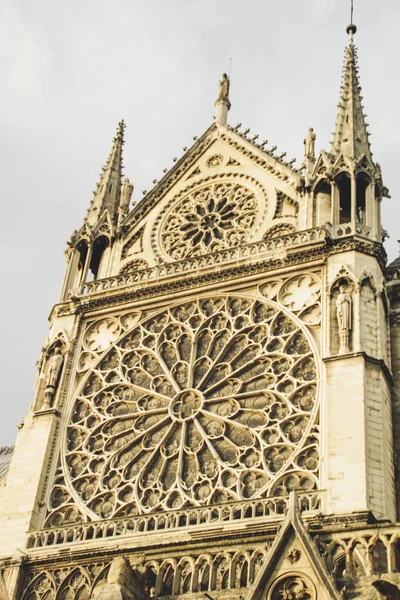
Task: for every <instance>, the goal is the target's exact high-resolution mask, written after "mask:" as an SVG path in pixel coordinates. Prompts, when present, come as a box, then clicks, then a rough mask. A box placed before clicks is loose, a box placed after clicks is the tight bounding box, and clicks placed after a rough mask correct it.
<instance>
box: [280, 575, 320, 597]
mask: <svg viewBox="0 0 400 600" xmlns="http://www.w3.org/2000/svg"><path fill="white" fill-rule="evenodd" d="M314 598H315V594H314V593H313V591H312V590H311V588H310V586H309V585H308V584H307V583H306V581H305V580H304V579H303V578H302V577H299V576H295V575H293V576H289V577H285V578H284V579H282V580H281V581H279V582H278V584H277V585H276V586H275V587H274V589H273V592H272V594H271V600H314Z"/></svg>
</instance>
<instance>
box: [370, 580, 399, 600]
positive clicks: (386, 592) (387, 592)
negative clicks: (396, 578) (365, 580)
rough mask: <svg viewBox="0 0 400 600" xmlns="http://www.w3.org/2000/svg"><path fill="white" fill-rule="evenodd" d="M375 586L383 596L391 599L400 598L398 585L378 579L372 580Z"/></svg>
mask: <svg viewBox="0 0 400 600" xmlns="http://www.w3.org/2000/svg"><path fill="white" fill-rule="evenodd" d="M372 585H373V587H374V588H375V589H376V590H378V592H379V594H380V596H381V598H388V599H389V600H400V589H399V588H398V587H397V585H394V584H393V583H390V582H389V581H385V580H384V579H377V580H376V581H373V582H372Z"/></svg>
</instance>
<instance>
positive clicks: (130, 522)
mask: <svg viewBox="0 0 400 600" xmlns="http://www.w3.org/2000/svg"><path fill="white" fill-rule="evenodd" d="M324 498H325V494H324V492H323V491H313V492H308V493H299V495H298V499H299V500H298V501H299V507H300V510H301V511H302V512H304V513H309V514H313V513H319V512H320V511H321V510H323V503H324ZM288 505H289V498H288V497H283V496H276V497H271V498H263V499H259V500H246V501H242V502H231V503H225V504H219V505H216V506H207V507H201V508H197V507H195V508H185V509H180V510H171V511H168V512H162V513H161V512H160V513H152V514H148V515H138V516H132V517H118V518H116V519H112V520H104V521H97V522H91V523H79V524H72V525H65V526H63V527H53V528H51V529H42V530H40V531H35V532H32V533H30V534H29V537H28V548H43V547H47V546H58V545H60V544H76V543H77V542H87V541H89V540H98V539H105V538H115V537H120V536H127V535H134V534H137V533H146V534H151V533H153V532H159V531H165V530H169V531H171V530H179V529H186V528H195V527H201V528H202V529H203V528H204V526H207V525H212V526H215V525H222V524H226V523H229V522H233V521H235V522H240V521H247V520H254V519H255V520H256V521H258V520H259V519H261V520H264V521H265V520H266V521H277V520H282V519H283V518H284V516H285V514H286V512H287V510H288Z"/></svg>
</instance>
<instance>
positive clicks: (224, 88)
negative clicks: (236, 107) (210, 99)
mask: <svg viewBox="0 0 400 600" xmlns="http://www.w3.org/2000/svg"><path fill="white" fill-rule="evenodd" d="M229 87H230V80H229V77H228V75H227V74H226V73H223V74H222V79H221V81H220V82H219V93H218V98H217V101H216V102H215V104H218V103H219V102H223V103H224V104H226V105H227V106H228V108H230V107H231V103H230V102H229Z"/></svg>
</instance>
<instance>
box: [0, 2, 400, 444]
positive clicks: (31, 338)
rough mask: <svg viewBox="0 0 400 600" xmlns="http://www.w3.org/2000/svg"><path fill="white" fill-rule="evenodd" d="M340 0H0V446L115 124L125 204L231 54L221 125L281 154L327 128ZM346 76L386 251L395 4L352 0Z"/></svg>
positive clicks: (393, 179)
mask: <svg viewBox="0 0 400 600" xmlns="http://www.w3.org/2000/svg"><path fill="white" fill-rule="evenodd" d="M349 5H350V0H302V1H299V0H281V1H280V2H279V1H277V0H248V1H247V2H243V0H229V1H228V0H168V1H166V0H153V1H151V0H147V1H144V0H142V1H138V0H56V1H55V2H54V0H53V1H52V0H39V1H37V2H31V1H30V0H2V2H1V3H0V86H1V91H2V93H1V97H0V129H1V136H0V164H1V174H2V211H3V215H2V235H1V238H0V256H1V259H2V260H1V271H2V281H3V293H2V295H1V303H2V312H1V314H2V315H3V326H2V345H1V348H2V349H1V363H0V364H1V368H2V425H1V432H0V445H4V444H10V443H13V442H14V439H15V436H16V429H15V425H16V424H17V423H18V422H20V421H21V419H22V418H23V416H24V414H25V413H26V411H27V408H28V405H29V403H30V402H31V400H32V396H33V384H34V379H35V361H36V360H37V359H38V358H39V354H40V349H41V346H42V343H43V340H44V338H45V337H46V335H47V331H48V327H47V316H48V314H49V312H50V309H51V307H52V305H53V304H54V303H55V302H56V301H57V299H58V296H59V291H60V286H61V283H62V279H63V275H64V257H63V251H64V249H65V247H66V240H67V239H68V238H69V236H70V234H71V232H72V231H73V230H74V229H76V228H79V227H80V225H81V224H82V220H83V217H84V215H85V212H86V208H87V206H88V204H89V202H90V199H91V197H92V190H93V189H94V186H95V183H96V181H97V180H98V175H99V173H100V170H101V166H102V165H103V164H104V162H105V160H106V157H107V155H108V152H109V150H110V147H111V143H112V138H113V136H114V132H115V128H116V126H117V123H118V121H119V120H120V119H121V118H124V119H125V121H126V123H127V129H126V144H125V161H124V162H125V172H126V174H127V175H128V176H129V177H130V179H131V181H132V182H133V183H134V185H135V192H134V198H135V199H136V200H139V199H140V198H141V197H142V194H141V191H142V190H144V189H147V190H150V189H151V187H152V183H151V182H152V180H153V179H160V178H161V174H162V169H163V168H164V167H170V166H172V164H173V163H172V158H173V157H174V156H180V155H181V154H182V148H183V147H184V146H190V145H191V141H192V137H193V136H194V135H201V134H202V133H203V132H204V131H205V129H207V128H208V127H209V125H210V124H211V123H212V119H213V113H214V100H215V98H216V95H217V91H218V79H219V77H220V75H221V73H222V72H223V71H226V70H227V69H228V68H229V58H230V57H231V56H232V57H233V66H232V83H231V100H232V109H231V111H230V114H229V121H230V124H232V125H235V124H236V123H237V122H241V123H243V125H244V126H245V127H250V128H251V130H252V131H253V132H254V133H259V134H260V138H262V139H264V138H268V139H269V140H270V142H271V143H272V144H273V145H275V144H276V145H277V146H278V149H279V150H280V151H281V152H283V151H287V155H288V157H289V158H291V157H295V156H296V157H297V158H298V159H299V161H300V160H301V157H302V151H303V139H304V136H305V133H306V132H307V129H308V127H310V126H313V127H314V129H315V131H316V133H317V149H320V148H322V147H323V148H325V149H328V147H329V142H330V141H331V132H332V131H333V129H334V125H335V120H336V112H337V103H338V100H339V86H340V79H341V69H342V63H343V56H344V48H345V45H346V43H347V36H346V33H345V27H346V25H347V24H348V21H349V12H350V10H349ZM355 22H356V24H357V26H358V33H357V35H356V38H355V41H356V44H357V46H358V48H359V59H360V77H361V84H362V88H363V96H364V104H365V107H366V108H365V112H366V114H367V115H368V118H367V121H368V122H369V123H370V132H371V144H372V150H373V152H374V158H375V160H377V161H378V162H379V163H380V164H381V166H382V170H383V176H384V181H385V184H386V185H387V186H388V187H389V189H390V192H391V195H392V199H391V200H387V199H386V200H385V201H384V209H383V226H384V227H385V228H386V229H387V230H388V231H389V233H390V236H391V237H390V240H388V243H387V244H386V248H387V251H388V253H389V257H390V259H393V258H394V257H395V256H396V255H397V252H398V250H397V243H396V240H397V239H398V238H399V237H400V224H399V214H400V211H399V208H398V203H399V201H400V197H399V196H400V180H399V177H398V176H397V172H398V169H399V167H398V161H399V148H400V129H399V126H398V111H399V109H398V105H399V100H398V97H399V91H400V84H399V75H398V73H399V69H398V60H399V54H400V52H399V49H400V39H399V33H398V32H399V29H400V3H399V2H398V0H385V1H384V2H376V1H373V0H362V2H361V0H355Z"/></svg>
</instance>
